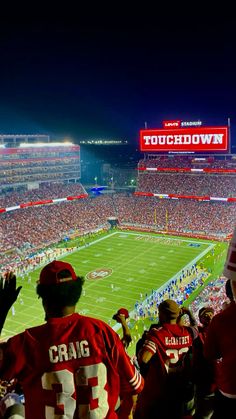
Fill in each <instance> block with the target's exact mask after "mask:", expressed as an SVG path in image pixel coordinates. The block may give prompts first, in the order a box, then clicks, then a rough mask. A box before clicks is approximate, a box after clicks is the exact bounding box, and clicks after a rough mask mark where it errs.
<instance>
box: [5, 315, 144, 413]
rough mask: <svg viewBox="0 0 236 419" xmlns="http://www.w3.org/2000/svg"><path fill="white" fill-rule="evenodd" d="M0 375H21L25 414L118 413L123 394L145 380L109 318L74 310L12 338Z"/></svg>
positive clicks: (141, 385)
mask: <svg viewBox="0 0 236 419" xmlns="http://www.w3.org/2000/svg"><path fill="white" fill-rule="evenodd" d="M0 374H1V378H5V379H11V378H18V380H19V382H20V383H21V385H22V387H23V391H24V395H25V409H26V418H27V419H32V418H34V419H73V418H78V417H79V418H116V417H117V415H116V413H115V406H116V404H117V401H118V398H119V396H120V397H121V398H122V397H125V395H127V393H129V394H137V393H139V392H140V391H141V390H142V387H143V380H142V378H141V376H140V374H139V373H138V371H137V370H136V369H135V367H134V365H133V364H132V363H131V361H130V358H129V357H128V355H127V354H126V352H125V350H124V348H123V345H122V343H121V341H120V338H119V336H118V335H117V333H115V332H114V331H113V330H112V329H111V327H109V326H108V325H107V324H106V323H104V322H102V321H100V320H96V319H93V318H89V317H85V316H81V315H79V314H77V313H74V314H72V315H70V316H66V317H62V318H53V319H49V320H48V321H47V323H46V324H43V325H41V326H37V327H34V328H30V329H27V330H26V331H25V332H23V333H21V334H19V335H16V336H14V337H12V338H10V339H9V340H8V342H7V343H6V344H5V346H4V347H3V349H2V353H1V361H0Z"/></svg>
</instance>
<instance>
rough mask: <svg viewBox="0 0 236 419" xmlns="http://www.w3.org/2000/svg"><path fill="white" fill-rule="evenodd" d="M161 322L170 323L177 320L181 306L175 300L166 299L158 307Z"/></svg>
mask: <svg viewBox="0 0 236 419" xmlns="http://www.w3.org/2000/svg"><path fill="white" fill-rule="evenodd" d="M158 311H159V319H160V322H161V323H163V322H166V323H169V322H171V321H175V320H177V318H178V316H179V314H180V307H179V305H178V304H177V303H176V302H175V301H174V300H170V299H167V300H164V301H162V302H161V304H160V305H159V307H158Z"/></svg>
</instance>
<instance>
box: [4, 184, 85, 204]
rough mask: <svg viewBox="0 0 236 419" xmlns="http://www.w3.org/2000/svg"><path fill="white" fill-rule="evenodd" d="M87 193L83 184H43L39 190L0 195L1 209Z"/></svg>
mask: <svg viewBox="0 0 236 419" xmlns="http://www.w3.org/2000/svg"><path fill="white" fill-rule="evenodd" d="M84 193H85V189H84V187H83V186H82V185H81V183H68V184H65V183H61V182H55V183H48V182H45V183H41V184H40V187H39V188H36V189H31V190H24V191H21V192H19V191H14V192H12V191H11V192H10V193H4V192H2V194H0V208H7V207H11V206H15V205H19V204H24V203H26V202H32V201H39V200H47V199H56V198H65V197H67V196H73V195H81V194H84Z"/></svg>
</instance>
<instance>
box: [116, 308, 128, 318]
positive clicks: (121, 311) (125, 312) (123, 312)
mask: <svg viewBox="0 0 236 419" xmlns="http://www.w3.org/2000/svg"><path fill="white" fill-rule="evenodd" d="M117 314H122V315H123V316H125V318H126V319H128V317H129V312H128V310H127V309H126V308H123V307H121V308H120V309H119V310H118V311H117Z"/></svg>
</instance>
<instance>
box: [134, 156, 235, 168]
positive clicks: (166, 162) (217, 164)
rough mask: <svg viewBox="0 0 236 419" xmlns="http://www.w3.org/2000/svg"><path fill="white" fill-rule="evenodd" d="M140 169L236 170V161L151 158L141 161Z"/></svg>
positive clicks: (206, 158) (173, 157) (166, 157)
mask: <svg viewBox="0 0 236 419" xmlns="http://www.w3.org/2000/svg"><path fill="white" fill-rule="evenodd" d="M138 167H139V168H142V167H176V168H178V167H181V168H183V167H188V168H194V169H200V168H205V167H207V168H212V169H213V168H218V169H236V160H233V159H231V158H228V159H227V160H222V159H216V158H214V157H213V156H211V157H202V158H195V157H192V156H177V155H176V154H175V155H173V156H157V155H153V156H151V155H150V156H149V158H146V159H142V160H139V164H138Z"/></svg>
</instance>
